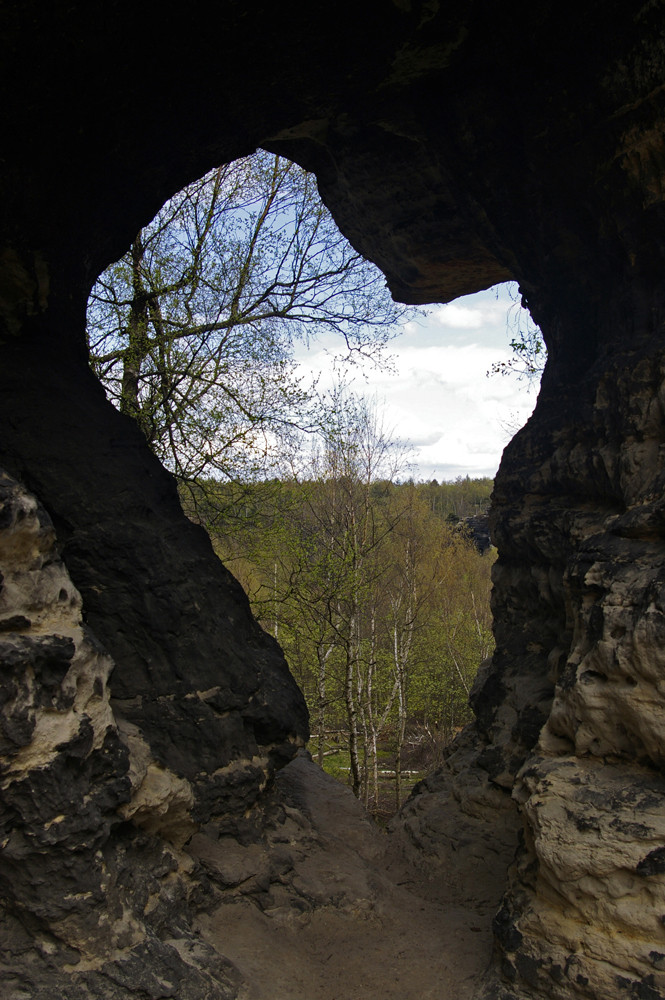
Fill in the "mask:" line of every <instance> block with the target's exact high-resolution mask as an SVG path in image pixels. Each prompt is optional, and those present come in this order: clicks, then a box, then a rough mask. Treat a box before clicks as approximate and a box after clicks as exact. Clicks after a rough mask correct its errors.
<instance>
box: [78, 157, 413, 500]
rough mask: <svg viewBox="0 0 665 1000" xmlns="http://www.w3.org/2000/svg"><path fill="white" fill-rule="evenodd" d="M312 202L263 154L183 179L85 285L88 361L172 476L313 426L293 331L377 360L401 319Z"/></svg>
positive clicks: (253, 451) (296, 180)
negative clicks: (119, 254)
mask: <svg viewBox="0 0 665 1000" xmlns="http://www.w3.org/2000/svg"><path fill="white" fill-rule="evenodd" d="M405 315H406V311H405V309H404V307H401V306H398V305H396V304H395V303H393V302H392V301H391V299H390V296H389V294H388V292H387V290H386V288H385V284H384V281H383V277H382V275H381V274H380V273H379V272H378V271H377V270H376V269H375V268H374V267H373V266H372V265H370V264H369V263H368V262H367V261H365V260H364V259H363V258H362V257H360V255H359V254H357V253H356V252H355V251H354V250H353V249H352V247H351V246H350V245H349V244H348V243H347V241H346V240H345V239H344V238H343V237H342V236H341V234H340V233H339V231H338V230H337V228H336V226H335V224H334V222H333V220H332V218H331V216H330V214H329V213H328V211H327V210H326V208H325V207H324V206H323V204H322V202H321V201H320V198H319V197H318V193H317V190H316V185H315V181H314V178H313V176H312V175H311V174H308V173H307V172H306V171H304V170H302V169H301V168H300V167H298V166H296V165H295V164H293V163H291V162H289V161H288V160H284V159H282V158H281V157H279V156H274V155H271V154H268V153H265V152H263V151H259V152H257V153H256V154H255V155H254V156H252V157H247V158H245V159H243V160H238V161H236V162H235V163H232V164H229V165H226V166H223V167H219V168H218V169H216V170H213V171H212V172H211V173H209V174H207V175H206V176H205V177H203V178H202V179H201V180H199V181H197V182H196V183H194V184H191V185H189V186H188V187H187V188H185V189H184V190H183V191H181V192H180V193H179V194H178V195H176V196H174V197H173V198H172V199H171V200H170V201H169V202H167V203H166V205H164V207H163V208H162V209H161V211H160V212H159V213H158V215H157V216H156V218H155V219H154V220H153V222H152V223H150V225H148V226H146V227H145V228H144V229H142V230H140V231H139V232H138V233H137V234H136V237H135V238H134V240H133V242H132V246H131V248H130V250H129V251H128V253H127V254H125V256H124V257H123V258H122V259H121V260H120V261H118V262H117V264H114V265H112V266H111V267H110V268H109V269H108V270H107V271H105V272H104V273H103V274H102V275H101V277H100V278H99V280H98V281H97V283H96V284H95V286H94V288H93V290H92V293H91V296H90V302H89V309H88V342H89V347H90V356H91V363H92V366H93V369H94V370H95V372H96V373H97V375H98V376H99V378H100V379H101V381H102V383H103V384H104V387H105V389H106V391H107V393H108V395H109V397H110V399H111V400H112V401H113V402H114V403H115V405H116V406H118V408H119V409H120V410H121V411H122V412H124V413H127V414H128V415H130V416H132V417H133V418H134V419H136V420H137V422H138V423H139V426H140V427H141V429H142V431H143V433H144V434H145V436H146V438H147V440H148V442H149V444H150V446H151V447H152V448H153V450H154V451H155V452H156V453H157V455H158V456H159V457H160V458H161V459H162V461H163V462H164V464H165V465H166V466H167V467H168V468H170V469H171V470H172V471H173V472H174V473H175V474H176V475H177V476H178V477H179V478H180V479H181V480H189V481H192V480H195V479H197V478H198V479H200V478H201V477H202V476H205V475H220V474H221V475H223V476H226V477H238V476H243V475H244V476H251V475H253V474H256V473H257V472H258V471H262V472H265V471H266V469H267V468H269V467H270V462H271V459H272V458H274V457H275V455H276V454H277V453H279V451H280V450H281V449H283V448H284V446H285V442H286V441H288V439H289V435H290V433H291V431H292V429H293V428H295V427H300V428H302V427H303V426H305V427H309V426H311V425H312V423H313V419H314V418H313V415H312V400H313V396H312V391H311V390H312V386H311V385H307V384H306V383H305V382H304V381H303V379H302V378H299V377H298V374H297V371H296V365H295V362H294V359H293V353H292V348H293V344H294V341H295V340H302V341H308V340H309V338H311V337H317V336H321V335H322V334H326V333H334V334H336V335H337V340H338V344H339V347H338V352H337V353H338V357H340V358H344V359H346V360H352V359H353V358H354V357H356V356H357V355H358V354H364V355H368V354H371V355H372V357H374V358H377V357H378V356H379V355H380V352H381V349H382V347H383V345H385V343H386V342H387V340H388V339H389V338H390V337H391V336H393V335H394V333H395V332H396V330H397V324H398V323H399V322H400V321H401V320H402V319H403V318H404V316H405Z"/></svg>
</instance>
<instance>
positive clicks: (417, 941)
mask: <svg viewBox="0 0 665 1000" xmlns="http://www.w3.org/2000/svg"><path fill="white" fill-rule="evenodd" d="M429 781H430V784H431V788H430V789H429V790H428V791H429V794H427V795H423V796H422V797H419V796H416V797H415V798H414V799H413V800H411V802H410V803H409V805H408V806H407V807H406V810H405V812H404V817H403V819H400V820H399V821H398V823H396V824H394V826H393V830H392V832H390V833H386V832H383V831H381V830H379V829H377V828H376V827H375V826H373V824H371V823H370V822H369V820H368V819H367V816H366V814H365V812H364V810H363V809H362V807H361V806H360V805H359V803H358V802H357V801H356V800H355V799H354V797H353V795H352V794H351V792H350V790H349V789H347V788H345V787H343V786H342V785H340V784H339V783H338V782H336V781H335V780H334V779H332V778H330V777H328V776H327V775H326V774H324V773H323V772H322V771H321V770H320V769H319V768H318V766H317V765H316V764H314V763H312V762H311V761H309V760H308V759H307V757H306V756H304V755H303V756H299V757H298V758H297V759H296V760H294V761H293V762H292V763H291V764H289V765H288V766H287V767H286V768H285V769H284V770H283V771H282V772H280V774H279V776H278V779H277V782H276V787H275V791H274V795H273V802H272V806H271V807H269V810H268V811H269V812H272V819H269V820H268V823H267V833H266V836H265V840H264V842H263V843H262V844H261V846H259V845H257V844H256V843H253V844H249V845H248V846H247V847H245V848H242V847H240V846H239V845H238V843H237V841H229V842H228V843H227V844H226V845H224V847H225V849H221V847H220V842H219V841H216V842H214V841H212V840H209V839H208V838H206V837H205V836H199V837H197V838H194V840H193V842H192V844H191V847H190V850H191V852H192V853H193V854H194V855H195V856H196V858H197V860H199V861H200V862H201V863H202V864H203V866H204V868H205V869H206V870H207V872H208V875H209V876H210V877H211V880H212V881H213V882H215V881H216V880H219V881H220V888H221V882H224V883H226V888H225V890H224V891H223V893H220V895H219V897H218V901H217V903H216V904H215V905H214V907H213V908H212V909H209V911H208V912H207V913H206V914H203V915H201V916H200V918H199V920H198V928H197V929H198V930H199V931H200V934H201V936H202V938H203V940H204V941H205V942H206V943H207V944H209V945H212V947H213V948H214V949H215V951H217V952H221V953H222V954H224V956H225V957H226V958H227V959H230V961H231V962H232V963H233V965H234V966H235V967H236V968H237V970H238V972H239V973H240V976H241V980H242V981H243V983H244V985H243V986H242V987H241V989H240V993H239V996H241V997H243V998H246V1000H268V998H270V1000H301V998H302V1000H305V998H308V1000H310V998H316V1000H355V998H358V1000H360V998H363V1000H365V998H368V997H377V998H378V997H381V998H395V1000H397V998H400V1000H405V998H413V1000H416V998H432V1000H433V998H437V1000H441V998H452V997H454V998H456V1000H471V997H472V996H473V994H474V991H475V990H476V989H477V987H478V984H479V982H480V980H481V978H482V975H483V972H484V970H485V968H486V966H487V964H488V962H489V959H490V953H491V947H492V939H491V921H492V917H493V915H494V913H495V912H496V909H497V907H498V905H499V901H500V895H501V888H502V886H503V884H504V883H505V870H506V864H507V863H508V862H509V861H510V854H511V848H512V844H510V843H508V841H510V840H511V838H510V834H508V837H507V841H504V842H501V841H500V837H499V835H498V830H499V828H501V824H500V823H499V824H496V823H495V825H494V827H495V828H494V834H493V836H492V838H491V839H492V840H493V843H494V849H493V850H492V849H491V848H490V849H489V850H488V851H485V850H483V849H482V848H479V843H478V840H477V839H475V840H474V842H473V843H471V842H469V841H465V838H464V822H463V820H461V817H460V813H459V810H458V809H457V807H456V803H455V802H454V801H451V800H450V799H451V797H450V795H449V793H448V791H447V778H446V774H445V773H442V774H441V775H439V776H438V778H432V779H429ZM425 803H426V805H425ZM437 805H438V809H439V811H438V813H437ZM445 825H447V826H448V834H449V836H446V833H445V832H444V831H443V827H444V826H445ZM509 825H510V824H508V826H509ZM455 826H456V832H453V827H455ZM437 827H438V829H435V828H437ZM506 828H508V827H506ZM442 833H443V835H442ZM488 833H489V828H488ZM432 837H436V840H437V842H438V845H439V847H438V850H439V853H438V854H434V853H432V852H431V851H430V852H428V851H427V844H428V843H429V844H430V845H432V844H433V841H432V839H431V838H432ZM416 841H418V842H419V843H418V845H417V846H415V845H416ZM488 865H489V866H490V867H488ZM233 869H235V877H236V878H238V879H242V881H241V882H239V884H238V886H237V889H236V892H235V894H234V893H233V892H230V891H229V889H228V882H229V881H230V880H231V879H232V878H233V877H234V875H233Z"/></svg>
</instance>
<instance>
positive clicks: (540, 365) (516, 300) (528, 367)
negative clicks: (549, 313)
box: [488, 285, 547, 382]
mask: <svg viewBox="0 0 665 1000" xmlns="http://www.w3.org/2000/svg"><path fill="white" fill-rule="evenodd" d="M512 288H514V289H517V290H516V291H514V292H513V291H511V297H512V299H513V304H512V306H511V308H510V310H509V313H508V329H509V332H510V334H511V338H510V348H511V350H512V352H513V353H512V357H510V358H509V359H508V361H497V362H495V363H494V364H493V365H492V367H491V369H490V371H489V372H488V375H509V374H511V373H514V374H516V375H517V376H518V378H526V379H527V380H528V381H529V382H533V381H535V380H536V379H538V380H540V377H541V375H542V374H543V371H544V369H545V362H546V361H547V348H546V347H545V341H544V340H543V335H542V333H541V331H540V327H538V326H537V325H536V324H535V323H534V321H533V320H532V319H531V314H530V312H529V310H528V308H527V306H526V304H525V302H524V299H523V298H522V296H521V294H520V292H519V289H518V288H517V285H513V286H512Z"/></svg>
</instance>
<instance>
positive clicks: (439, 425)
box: [299, 292, 536, 479]
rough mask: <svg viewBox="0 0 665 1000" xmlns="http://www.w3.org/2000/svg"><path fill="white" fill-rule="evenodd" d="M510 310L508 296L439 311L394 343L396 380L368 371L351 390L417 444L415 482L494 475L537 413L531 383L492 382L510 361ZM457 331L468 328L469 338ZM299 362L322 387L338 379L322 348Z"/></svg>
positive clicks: (474, 299)
mask: <svg viewBox="0 0 665 1000" xmlns="http://www.w3.org/2000/svg"><path fill="white" fill-rule="evenodd" d="M510 305H511V300H510V299H509V297H508V296H507V295H506V294H505V293H502V295H501V299H500V300H498V301H497V299H496V297H495V295H494V293H493V292H485V293H479V295H477V296H467V297H466V298H465V300H463V304H460V303H459V301H458V302H457V303H451V304H450V305H447V306H442V307H438V308H436V309H434V310H432V311H431V312H430V313H429V315H428V316H426V317H425V318H422V319H419V320H418V321H416V322H413V323H408V324H406V327H405V334H404V337H403V338H401V339H398V340H396V341H394V342H393V344H391V353H392V355H393V358H394V371H395V374H392V375H391V374H390V373H388V372H386V371H381V370H377V369H376V368H371V367H366V368H365V369H364V371H363V374H362V375H361V376H360V377H356V378H355V381H354V383H353V385H352V388H354V389H355V390H356V391H358V392H363V393H365V394H366V395H376V396H377V399H378V402H379V404H381V403H385V409H386V424H387V426H389V427H391V428H393V429H394V433H395V434H396V436H398V437H399V438H400V439H401V440H403V441H404V440H408V441H410V442H411V443H412V444H413V446H414V458H415V468H414V472H413V474H414V475H415V476H416V477H417V478H425V479H431V478H434V477H435V476H436V478H438V479H450V478H456V476H458V475H469V476H482V475H490V476H493V475H494V474H495V472H496V470H497V468H498V464H499V460H500V457H501V453H502V451H503V448H504V447H505V445H506V444H507V442H508V440H509V439H510V437H511V436H512V435H511V430H514V429H516V427H518V426H521V425H522V424H523V423H524V422H525V421H526V420H527V418H528V416H529V414H530V412H531V410H532V409H533V406H534V404H535V399H536V393H535V391H533V389H532V390H531V391H529V387H528V385H527V384H526V383H525V382H520V381H519V380H518V379H517V378H516V377H515V376H492V377H490V378H488V377H487V372H488V371H489V370H490V369H491V367H492V365H493V364H495V363H496V362H499V361H506V360H507V359H508V358H509V356H510V349H509V347H508V337H507V335H506V313H507V310H508V308H509V307H510ZM454 329H456V330H459V331H464V330H466V331H467V333H466V337H464V338H463V335H457V336H455V335H454V334H453V333H452V331H453V330H454ZM447 330H450V331H451V333H447V332H446V331H447ZM451 341H452V342H451ZM299 360H300V361H301V371H302V372H303V373H304V374H310V375H311V374H315V373H318V372H320V373H321V379H320V383H319V384H320V387H321V388H326V387H327V386H329V385H330V384H332V382H333V381H334V373H333V370H332V365H331V361H330V356H329V355H327V354H326V353H325V352H324V351H323V350H321V349H318V350H317V349H316V346H314V349H313V350H310V351H309V352H308V353H307V355H303V354H300V359H299ZM509 428H510V429H511V430H509Z"/></svg>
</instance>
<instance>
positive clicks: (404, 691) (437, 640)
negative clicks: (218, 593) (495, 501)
mask: <svg viewBox="0 0 665 1000" xmlns="http://www.w3.org/2000/svg"><path fill="white" fill-rule="evenodd" d="M356 416H357V415H356ZM365 416H366V417H367V415H365ZM354 435H355V436H354ZM328 444H329V445H330V447H329V448H328V449H324V450H323V452H322V453H321V454H320V455H319V457H318V459H317V461H318V465H316V463H315V467H314V469H313V470H312V471H313V472H316V473H317V474H316V475H311V476H310V477H309V478H308V479H304V480H299V479H295V478H293V479H289V480H278V481H274V482H273V483H271V484H270V487H271V490H272V491H273V495H277V494H279V499H278V502H277V508H282V509H286V510H288V514H287V515H286V516H280V515H279V514H277V513H275V514H274V517H273V518H272V520H271V521H270V523H267V519H266V518H263V519H262V520H261V521H260V523H259V522H257V523H256V526H255V528H254V529H251V528H248V527H247V524H246V526H245V531H244V533H243V534H242V535H240V536H239V535H238V534H237V533H236V532H235V530H234V527H233V525H232V524H231V523H229V524H227V525H226V526H225V525H224V524H222V523H220V522H219V521H218V522H217V526H216V528H215V529H214V530H213V532H212V534H213V538H214V542H215V546H216V549H217V551H218V552H219V554H220V555H221V556H222V558H223V559H224V561H225V562H227V563H228V564H229V566H230V568H231V569H232V570H233V572H234V573H235V574H236V575H237V576H238V577H239V579H240V580H241V582H242V583H243V585H244V586H245V588H246V589H247V592H248V593H249V595H250V599H251V601H252V605H253V608H254V611H255V613H256V614H257V616H258V617H259V619H260V621H261V622H262V624H263V626H264V627H265V628H266V629H268V630H269V631H271V632H272V633H273V634H274V635H275V636H276V637H277V638H278V640H279V642H280V643H281V645H282V647H283V648H284V650H285V653H286V656H287V659H288V661H289V664H290V666H291V669H292V672H293V673H294V675H295V677H296V680H297V681H298V683H299V684H300V686H301V689H302V690H303V692H304V694H305V697H306V699H307V703H308V705H309V708H310V712H311V717H312V724H313V729H314V738H313V743H312V749H313V752H314V754H315V756H317V757H318V759H319V761H320V763H321V764H322V766H324V767H325V768H326V770H328V771H329V772H331V771H333V770H335V769H336V773H337V772H338V773H337V776H339V777H340V779H341V780H343V781H345V782H347V781H348V782H349V783H351V784H352V786H354V788H355V790H356V793H357V794H358V795H360V796H361V797H362V798H363V799H364V800H365V801H366V802H367V803H368V805H370V806H374V807H375V808H378V801H379V797H380V785H381V781H380V779H379V777H378V775H379V760H380V759H381V755H382V753H383V754H384V762H383V766H384V767H388V768H389V769H391V773H393V775H394V776H393V778H392V779H391V781H392V782H393V785H394V787H395V792H396V794H395V801H399V800H400V799H401V797H402V794H403V789H404V787H405V778H404V777H403V776H402V773H401V772H402V771H403V770H404V768H405V766H406V765H405V762H406V763H407V764H408V761H409V759H410V757H411V756H413V755H414V754H416V756H417V757H418V761H417V766H418V767H423V766H426V764H427V763H429V764H431V763H433V762H434V761H435V760H436V759H437V755H438V754H440V752H441V749H442V747H443V746H444V745H445V743H446V742H448V741H449V740H450V739H451V738H452V737H453V736H454V734H455V733H456V732H457V731H458V730H459V729H460V728H461V727H462V726H463V725H464V724H465V723H466V722H468V721H469V720H470V718H471V715H470V709H469V705H468V693H469V690H470V687H471V685H472V683H473V679H474V677H475V673H476V670H477V668H478V666H479V665H480V663H481V662H482V660H483V659H485V658H486V657H487V656H489V655H490V654H491V652H492V648H493V639H492V631H491V613H490V608H489V594H490V587H491V583H490V572H491V565H492V562H493V555H492V554H491V553H490V554H486V555H485V556H482V555H480V554H479V552H478V551H477V550H476V549H475V548H474V546H473V544H472V543H470V542H469V541H468V539H467V538H466V537H465V535H464V533H463V532H462V531H460V530H459V528H458V527H456V526H455V525H452V524H450V522H449V521H448V513H447V512H450V510H451V509H452V510H458V511H460V514H461V515H463V516H467V514H468V513H475V512H476V511H477V509H478V508H479V507H481V508H482V507H486V505H487V503H488V497H489V493H490V491H491V481H490V480H468V479H463V480H458V481H457V482H456V483H441V484H439V483H411V482H409V483H396V482H394V481H392V480H390V479H388V478H386V477H382V476H381V475H380V471H381V462H382V460H385V455H384V454H383V452H382V447H383V446H384V445H385V444H386V442H383V445H382V441H381V434H380V433H377V428H376V427H373V428H372V427H370V428H369V432H368V428H367V426H365V434H364V436H363V434H360V435H358V434H356V432H354V433H350V431H349V429H347V432H343V431H342V429H341V428H340V427H339V426H338V427H337V428H336V430H335V432H334V433H333V435H332V437H331V441H329V442H328ZM370 445H371V447H370ZM368 456H369V459H368ZM373 472H374V473H376V472H378V473H379V475H373V474H372V473H373ZM264 485H265V484H259V483H255V484H252V486H251V487H249V488H248V494H250V498H249V499H248V509H256V510H260V509H261V506H262V502H263V500H262V493H261V490H262V487H263V486H264ZM215 488H216V490H218V491H219V492H220V493H221V494H224V493H225V492H226V491H227V490H228V489H229V485H228V484H217V485H216V487H215ZM252 494H253V496H252ZM252 504H254V507H252ZM215 506H216V508H217V509H218V507H219V504H216V505H215ZM274 510H275V508H273V511H274ZM353 727H355V737H354V739H351V736H352V730H353ZM331 732H334V733H337V734H339V733H344V734H346V747H345V751H344V753H345V757H344V759H343V760H342V757H340V756H339V753H341V751H338V753H337V754H329V755H328V756H325V754H326V753H328V751H330V750H331V749H333V748H334V746H335V743H334V739H333V738H332V737H330V733H331ZM337 738H338V739H339V737H337ZM331 740H332V742H331ZM354 741H355V745H354ZM354 753H355V754H356V756H357V760H356V762H355V764H354ZM354 767H357V773H356V774H355V777H354ZM342 768H348V770H342ZM385 780H386V779H383V784H384V785H385Z"/></svg>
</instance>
